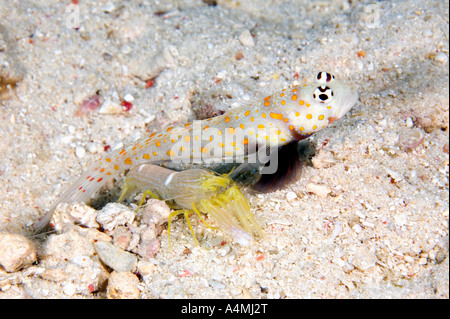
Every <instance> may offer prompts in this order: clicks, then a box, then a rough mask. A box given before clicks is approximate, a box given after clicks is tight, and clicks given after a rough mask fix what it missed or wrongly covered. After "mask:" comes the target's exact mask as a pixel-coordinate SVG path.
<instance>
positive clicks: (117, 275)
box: [106, 271, 140, 299]
mask: <svg viewBox="0 0 450 319" xmlns="http://www.w3.org/2000/svg"><path fill="white" fill-rule="evenodd" d="M138 284H139V279H138V277H137V276H136V275H134V274H133V273H131V272H128V271H127V272H116V271H113V272H112V274H111V276H110V277H109V280H108V287H107V288H106V295H107V297H108V298H109V299H137V298H139V295H140V291H139V289H138V288H137V286H138Z"/></svg>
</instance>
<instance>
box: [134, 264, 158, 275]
mask: <svg viewBox="0 0 450 319" xmlns="http://www.w3.org/2000/svg"><path fill="white" fill-rule="evenodd" d="M155 267H156V266H155V265H154V264H153V263H151V262H149V261H146V260H139V262H138V265H137V270H138V271H139V273H140V274H141V275H142V276H147V275H152V274H153V273H154V272H155Z"/></svg>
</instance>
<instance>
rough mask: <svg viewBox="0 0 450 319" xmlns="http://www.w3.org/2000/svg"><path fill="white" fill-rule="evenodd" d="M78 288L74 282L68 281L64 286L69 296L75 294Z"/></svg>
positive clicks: (65, 292) (64, 290)
mask: <svg viewBox="0 0 450 319" xmlns="http://www.w3.org/2000/svg"><path fill="white" fill-rule="evenodd" d="M76 292H77V288H76V287H75V285H74V284H72V283H67V284H65V285H64V286H63V293H64V294H65V295H67V296H69V297H71V296H73V295H75V293H76Z"/></svg>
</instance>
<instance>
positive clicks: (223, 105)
mask: <svg viewBox="0 0 450 319" xmlns="http://www.w3.org/2000/svg"><path fill="white" fill-rule="evenodd" d="M74 2H78V4H77V5H76V6H77V7H78V9H79V18H80V21H79V28H78V29H77V30H75V29H74V27H73V25H71V24H70V23H71V21H72V20H70V19H71V17H70V16H69V14H70V12H69V13H68V12H66V11H65V10H66V6H67V5H69V4H71V3H72V2H71V1H50V0H48V1H45V4H44V2H40V1H19V0H16V1H13V0H0V21H1V24H2V26H3V27H4V28H6V30H7V32H8V35H9V38H10V39H12V40H11V41H12V42H13V43H14V45H15V50H16V52H15V53H14V56H15V57H16V58H17V61H18V63H19V64H20V65H21V68H22V69H23V74H24V76H23V79H22V81H20V82H19V83H18V84H17V87H16V89H15V91H14V92H11V93H10V97H9V98H8V99H4V100H2V101H1V105H0V110H1V116H0V140H1V142H0V182H1V185H2V186H1V188H0V231H8V232H18V233H21V234H25V231H24V227H26V226H29V225H31V224H33V223H34V222H36V221H37V220H38V219H39V218H40V217H42V216H43V214H44V212H45V209H48V208H49V207H50V205H51V204H52V203H53V202H54V201H55V200H56V199H57V196H58V195H59V194H60V193H61V192H62V191H63V190H64V188H65V187H68V186H69V184H70V183H71V182H72V181H73V180H74V179H75V178H76V177H77V176H79V175H80V174H81V173H82V172H83V171H84V170H85V169H86V168H87V167H88V166H89V163H90V162H92V161H94V160H95V159H98V158H99V156H101V155H102V154H104V150H105V145H109V146H111V147H112V148H114V147H116V146H117V145H121V143H123V144H127V143H130V142H132V141H133V140H135V139H136V138H137V137H139V136H141V135H143V134H148V133H149V132H153V131H155V130H158V129H161V128H165V127H168V126H169V125H171V124H173V123H184V122H187V121H191V120H194V119H197V118H205V117H208V116H210V115H211V114H213V113H214V112H215V111H217V110H225V109H227V108H229V107H233V106H239V105H242V104H244V103H249V101H251V100H253V99H255V98H263V97H265V96H267V95H269V94H270V93H272V92H276V91H278V90H280V89H282V88H285V87H288V86H289V85H291V84H292V83H294V82H298V83H302V82H303V81H305V80H311V79H312V77H313V76H314V75H315V73H316V72H317V71H320V70H327V71H329V72H332V73H333V74H335V75H336V76H337V77H339V78H340V79H341V80H343V81H344V82H346V83H348V84H349V85H350V86H351V87H352V88H354V89H355V90H357V91H358V93H359V95H360V101H359V102H358V103H357V105H356V106H355V107H354V108H353V109H352V110H351V112H349V113H348V114H347V115H346V116H345V117H344V118H343V119H342V120H340V121H338V122H335V123H333V125H332V126H330V127H328V128H326V129H324V130H322V131H321V132H319V133H318V134H316V135H315V136H314V137H312V138H311V142H312V143H313V145H314V147H315V155H314V157H313V158H312V161H310V162H308V163H306V164H305V167H304V169H303V173H302V177H301V179H300V180H299V181H298V182H297V183H295V184H294V185H292V186H289V187H288V188H287V189H285V190H282V191H277V192H274V193H270V194H258V195H251V194H248V198H249V201H250V203H251V207H252V212H253V213H254V215H255V217H256V219H257V220H258V221H259V222H260V224H261V225H262V227H263V229H264V237H263V238H262V239H261V240H259V241H257V242H255V243H254V244H252V245H251V246H250V247H241V246H239V245H238V244H237V243H233V242H231V241H230V240H229V238H228V237H226V236H225V235H223V234H222V233H220V232H217V231H213V230H209V229H206V228H204V227H203V226H202V225H201V224H200V223H198V222H197V221H196V219H195V218H192V220H193V221H194V229H195V231H196V233H197V236H198V237H199V239H200V242H201V246H200V247H196V246H195V245H194V243H193V241H192V237H191V236H190V233H189V231H188V228H187V226H186V222H185V221H184V219H182V218H179V219H178V221H177V222H175V223H174V228H173V232H172V244H173V249H172V251H169V250H168V241H167V232H163V233H162V235H161V237H160V240H161V250H160V251H159V253H158V254H157V255H156V256H155V257H154V258H151V259H150V260H149V261H148V262H149V263H151V264H152V265H153V266H152V267H150V268H147V269H150V270H149V271H148V272H147V274H145V275H143V276H142V274H141V276H140V277H139V280H140V282H139V284H138V289H139V292H140V295H139V296H140V297H141V298H268V299H270V298H448V297H449V274H448V271H449V264H448V218H449V208H448V204H449V184H448V176H449V154H448V137H449V128H448V124H449V116H448V110H449V108H448V107H449V80H448V76H449V71H448V68H449V64H448V53H449V52H448V49H449V23H448V13H449V5H448V1H432V0H423V1H420V0H418V1H380V2H374V1H350V2H349V1H301V0H299V1H276V0H273V1H262V0H261V1H233V0H231V1H225V0H223V1H220V0H219V1H217V2H218V4H217V5H216V6H208V5H207V4H205V3H204V2H202V1H187V0H186V1H176V0H173V1H146V0H142V1H106V0H103V1H87V0H79V1H74ZM249 33H250V34H251V36H250V38H251V39H249V37H248V35H249ZM246 35H247V36H246ZM238 52H241V53H240V54H238V58H241V57H242V58H241V59H236V54H237V53H238ZM151 78H155V82H154V85H153V86H151V87H148V88H146V84H147V82H146V81H147V80H149V79H151ZM147 86H148V85H147ZM97 91H99V92H100V95H101V101H102V102H103V101H106V100H109V101H110V106H111V105H112V109H113V110H114V106H117V105H118V104H120V101H121V100H123V99H124V97H125V96H127V94H129V95H132V96H133V98H134V100H133V101H132V108H131V109H130V110H129V111H128V112H119V113H118V114H104V112H103V113H101V112H99V110H95V111H93V112H90V113H89V114H86V115H84V116H81V117H76V116H74V113H75V112H76V111H77V110H78V108H79V106H80V104H81V102H82V101H83V100H84V99H85V98H86V97H88V96H92V95H94V94H95V93H96V92H97ZM127 98H128V97H127ZM422 136H423V141H421V142H420V139H421V137H422ZM417 138H419V143H416V142H415V141H416V140H417ZM411 144H412V145H411ZM75 150H77V152H75ZM84 151H85V152H84ZM327 158H332V159H333V160H332V161H331V163H328V165H326V167H322V164H323V162H324V161H325V162H327V161H326V159H327ZM311 183H312V184H320V185H325V186H327V187H328V188H329V189H330V192H329V193H328V195H326V196H325V197H320V196H318V195H317V194H315V193H310V192H307V190H306V186H307V185H308V184H311ZM294 194H295V195H294ZM53 236H57V235H53ZM221 243H222V244H223V245H221ZM38 247H39V249H42V247H45V244H40V245H39V246H38ZM186 248H188V249H189V250H190V254H186ZM80 249H82V248H80ZM38 254H41V255H42V252H40V251H38ZM47 257H48V256H47ZM40 258H43V256H41V257H40ZM92 258H94V257H92ZM52 265H53V266H52V267H56V268H58V267H59V268H58V269H59V272H58V273H57V274H58V276H56V277H53V280H52V277H51V276H46V277H44V276H40V274H42V272H43V271H44V270H45V267H46V266H45V264H41V263H39V262H38V263H36V264H35V265H33V266H31V267H27V268H25V269H23V270H22V271H19V272H16V273H12V274H7V273H5V272H4V271H2V270H0V278H1V279H2V280H1V281H0V282H1V283H2V286H1V287H0V297H6V298H17V297H24V298H27V297H32V298H104V297H106V292H105V290H104V289H103V290H101V289H99V290H95V291H94V292H93V293H92V292H91V290H92V289H88V281H86V276H87V275H88V274H84V273H83V269H84V268H83V265H81V266H80V264H79V263H78V264H77V265H74V264H73V263H71V260H65V261H61V262H60V263H59V264H55V263H54V264H52ZM55 265H57V266H55ZM77 272H79V273H77ZM83 276H84V277H83ZM49 278H50V279H49ZM77 278H82V279H80V280H78V279H77Z"/></svg>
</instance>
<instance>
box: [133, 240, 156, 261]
mask: <svg viewBox="0 0 450 319" xmlns="http://www.w3.org/2000/svg"><path fill="white" fill-rule="evenodd" d="M160 248H161V242H160V241H159V239H158V238H153V239H152V240H150V241H144V242H141V243H140V244H139V246H138V250H137V253H138V254H139V256H141V257H142V258H145V259H150V258H153V257H155V255H156V254H157V253H158V251H159V249H160Z"/></svg>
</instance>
